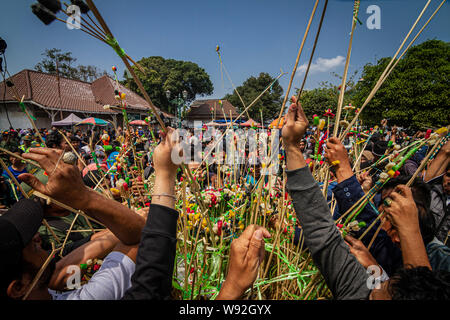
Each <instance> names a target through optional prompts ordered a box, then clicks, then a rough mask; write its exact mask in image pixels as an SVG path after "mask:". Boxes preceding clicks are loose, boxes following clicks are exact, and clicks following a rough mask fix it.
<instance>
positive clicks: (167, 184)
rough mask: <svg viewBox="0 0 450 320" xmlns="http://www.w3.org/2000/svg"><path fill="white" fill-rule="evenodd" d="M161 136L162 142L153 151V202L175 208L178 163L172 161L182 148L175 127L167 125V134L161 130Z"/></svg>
mask: <svg viewBox="0 0 450 320" xmlns="http://www.w3.org/2000/svg"><path fill="white" fill-rule="evenodd" d="M161 137H162V139H161V142H160V143H159V145H158V146H157V147H156V148H155V151H154V152H153V167H154V168H155V184H154V186H153V194H152V204H159V205H162V206H166V207H169V208H174V207H175V199H174V196H175V177H176V175H177V168H178V165H176V164H175V163H174V162H173V161H172V156H173V154H174V153H175V154H178V155H180V152H181V151H182V149H181V148H180V145H179V143H178V142H177V141H176V140H177V139H176V136H174V129H173V128H170V127H167V134H164V133H163V132H161ZM180 157H181V156H180Z"/></svg>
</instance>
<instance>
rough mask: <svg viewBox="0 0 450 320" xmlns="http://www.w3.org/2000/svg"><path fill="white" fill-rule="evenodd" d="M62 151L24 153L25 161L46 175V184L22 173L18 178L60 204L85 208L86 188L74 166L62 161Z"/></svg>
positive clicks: (37, 150) (45, 149)
mask: <svg viewBox="0 0 450 320" xmlns="http://www.w3.org/2000/svg"><path fill="white" fill-rule="evenodd" d="M63 155H64V151H62V150H58V149H50V148H31V149H30V151H29V152H27V153H24V154H23V157H24V158H25V159H30V160H34V161H36V162H37V163H39V164H40V166H41V167H42V168H43V169H44V170H45V172H46V173H47V175H48V182H47V184H45V185H44V184H43V183H42V182H40V181H39V180H38V179H37V178H36V177H35V176H33V175H32V174H29V173H23V174H21V175H20V176H19V178H20V179H21V180H22V181H23V182H25V183H26V184H28V185H29V186H30V187H31V188H33V189H35V190H36V191H38V192H40V193H43V194H45V195H47V196H49V197H52V198H53V199H55V200H57V201H59V202H62V203H64V204H66V205H68V206H71V207H73V208H75V209H81V210H83V208H85V207H86V200H87V199H88V196H87V194H88V191H89V190H88V188H87V187H86V186H85V185H84V183H83V179H82V178H81V174H80V171H79V170H78V168H77V167H76V166H74V165H71V164H67V163H65V162H64V161H63V160H62V156H63Z"/></svg>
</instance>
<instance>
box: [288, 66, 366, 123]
mask: <svg viewBox="0 0 450 320" xmlns="http://www.w3.org/2000/svg"><path fill="white" fill-rule="evenodd" d="M332 74H333V75H334V76H335V77H336V78H339V79H340V80H341V81H340V82H342V76H340V75H338V74H336V73H332ZM356 74H357V71H356V72H355V73H353V74H352V75H349V77H348V80H347V82H346V86H345V95H344V106H346V105H348V104H349V103H350V102H351V97H352V94H353V88H354V86H355V82H354V80H353V79H354V77H355V76H356ZM340 82H339V83H340ZM297 93H298V89H297V90H296V94H297ZM339 93H340V86H336V85H333V84H331V83H330V82H328V81H324V82H321V83H320V85H319V87H318V88H315V89H312V90H303V92H302V95H301V97H300V103H301V104H302V107H303V110H304V111H305V114H306V116H307V117H308V119H310V120H311V119H312V116H313V115H314V114H317V115H318V116H319V117H322V115H323V114H324V113H325V110H327V109H331V110H333V112H334V113H335V112H336V109H337V105H338V101H339Z"/></svg>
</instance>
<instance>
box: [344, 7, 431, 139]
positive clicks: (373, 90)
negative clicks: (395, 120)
mask: <svg viewBox="0 0 450 320" xmlns="http://www.w3.org/2000/svg"><path fill="white" fill-rule="evenodd" d="M430 2H431V0H428V1H427V3H426V4H425V6H424V8H423V9H422V11H421V12H420V14H419V16H418V17H417V19H416V21H415V22H414V24H413V26H412V27H411V29H410V30H409V32H408V34H407V35H406V37H405V38H404V39H403V42H402V43H401V45H400V47H399V48H398V49H397V52H396V53H395V54H394V56H393V57H392V59H391V61H390V62H389V64H388V65H387V66H386V68H385V69H384V71H383V73H382V74H381V76H380V78H379V79H378V81H377V83H376V84H375V86H374V87H373V89H372V91H371V92H370V94H369V96H368V97H367V99H366V101H364V103H363V105H362V106H361V108H360V109H359V112H358V114H356V115H355V116H354V117H353V119H352V121H351V122H350V124H349V125H348V127H347V128H346V129H345V130H344V132H343V133H342V134H341V136H340V140H341V141H342V140H343V139H344V137H345V136H346V135H347V133H348V132H349V131H350V130H351V128H352V127H353V125H354V124H355V122H356V120H357V119H358V117H359V115H360V114H361V113H362V111H363V110H364V108H365V107H366V106H367V104H368V103H369V102H370V101H371V100H372V98H373V96H374V95H375V93H376V92H377V91H378V89H379V88H380V86H381V85H382V84H383V82H384V81H385V80H386V78H385V75H386V73H388V71H389V70H390V68H391V66H392V64H393V63H394V61H395V59H396V57H397V55H398V54H399V53H400V51H401V49H402V48H403V46H404V45H405V42H406V40H408V38H409V36H410V35H411V33H412V32H413V30H414V29H415V27H416V25H417V23H418V22H419V20H420V19H421V18H422V15H423V14H424V12H425V10H426V9H427V7H428V5H429V4H430Z"/></svg>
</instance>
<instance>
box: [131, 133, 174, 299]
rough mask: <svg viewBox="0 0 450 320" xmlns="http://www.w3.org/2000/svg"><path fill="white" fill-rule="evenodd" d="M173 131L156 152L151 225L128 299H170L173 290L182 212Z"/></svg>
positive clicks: (148, 221) (146, 228) (147, 230)
mask: <svg viewBox="0 0 450 320" xmlns="http://www.w3.org/2000/svg"><path fill="white" fill-rule="evenodd" d="M172 134H173V129H172V128H168V133H167V135H166V136H165V139H163V140H162V141H161V143H160V144H159V145H158V147H157V148H156V149H155V151H154V153H153V162H154V167H155V185H154V188H153V194H152V204H151V205H150V212H149V216H148V218H147V223H146V225H145V227H144V229H143V230H142V240H141V244H140V245H139V250H138V254H137V259H136V271H135V272H134V274H133V276H132V278H131V288H130V289H129V290H128V291H127V292H126V293H125V295H124V297H123V299H126V300H137V299H142V300H144V299H145V300H148V299H168V298H169V297H170V292H171V288H172V273H173V267H174V260H175V252H176V243H177V239H176V233H177V220H178V212H177V211H176V210H175V209H174V208H175V177H176V173H177V168H178V166H177V165H175V164H174V163H173V162H172V158H171V153H172V150H173V149H174V150H178V146H177V145H176V144H175V143H174V142H173V141H172Z"/></svg>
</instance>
